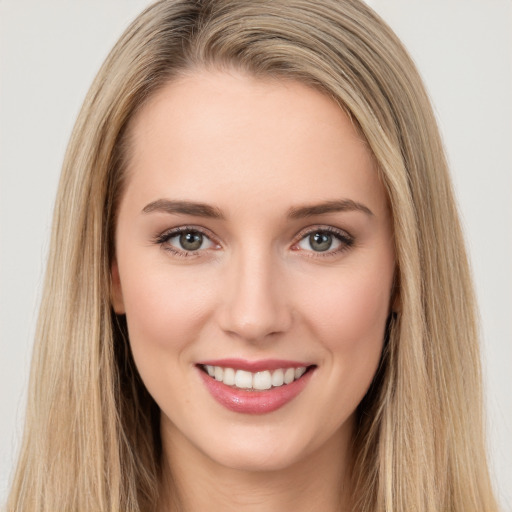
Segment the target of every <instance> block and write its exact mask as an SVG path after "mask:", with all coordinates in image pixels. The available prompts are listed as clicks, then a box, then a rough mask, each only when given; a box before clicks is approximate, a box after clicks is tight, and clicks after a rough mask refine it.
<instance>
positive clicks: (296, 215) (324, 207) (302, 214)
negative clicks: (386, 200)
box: [288, 199, 373, 219]
mask: <svg viewBox="0 0 512 512" xmlns="http://www.w3.org/2000/svg"><path fill="white" fill-rule="evenodd" d="M350 211H360V212H363V213H366V215H369V216H370V217H373V212H372V211H371V210H370V208H368V207H367V206H365V205H364V204H361V203H357V202H356V201H352V199H340V200H336V201H324V202H323V203H319V204H313V205H306V206H299V207H295V208H290V209H289V210H288V217H289V218H291V219H303V218H306V217H313V216H314V215H322V214H324V213H333V212H350Z"/></svg>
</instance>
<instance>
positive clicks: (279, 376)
mask: <svg viewBox="0 0 512 512" xmlns="http://www.w3.org/2000/svg"><path fill="white" fill-rule="evenodd" d="M283 383H284V372H283V370H281V369H279V370H275V371H274V373H273V374H272V386H274V387H276V388H277V387H279V386H282V385H283Z"/></svg>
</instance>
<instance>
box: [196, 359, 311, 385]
mask: <svg viewBox="0 0 512 512" xmlns="http://www.w3.org/2000/svg"><path fill="white" fill-rule="evenodd" d="M198 367H199V368H200V369H201V370H202V371H203V372H204V373H206V374H207V375H209V376H210V377H211V378H212V379H215V380H216V381H218V382H222V383H223V384H225V385H226V386H230V387H232V388H234V389H243V390H245V391H268V390H270V389H273V388H280V387H283V386H287V385H288V384H291V383H292V382H295V381H297V380H299V379H301V378H302V377H303V376H304V375H305V374H306V373H308V372H310V371H312V370H313V369H314V368H316V365H309V366H297V367H291V368H277V369H275V370H263V371H259V372H249V371H246V370H236V369H234V368H229V367H223V366H213V365H209V364H200V365H198Z"/></svg>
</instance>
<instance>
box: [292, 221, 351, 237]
mask: <svg viewBox="0 0 512 512" xmlns="http://www.w3.org/2000/svg"><path fill="white" fill-rule="evenodd" d="M318 231H325V232H327V233H331V234H333V235H336V234H337V235H340V237H342V238H349V239H350V240H353V239H354V237H353V236H352V235H351V234H350V233H349V232H348V231H346V230H345V229H341V228H336V227H334V226H329V225H322V224H316V225H314V226H308V227H306V228H303V229H301V230H300V231H299V232H298V233H297V235H296V237H295V239H296V241H300V240H302V239H303V238H304V237H306V236H308V235H310V234H311V233H316V232H318Z"/></svg>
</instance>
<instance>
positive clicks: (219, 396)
mask: <svg viewBox="0 0 512 512" xmlns="http://www.w3.org/2000/svg"><path fill="white" fill-rule="evenodd" d="M198 371H199V373H200V375H201V378H202V379H203V382H204V383H205V385H206V388H207V389H208V391H209V392H210V393H211V395H212V396H213V398H215V400H217V402H219V403H220V404H221V405H223V406H224V407H226V408H227V409H229V410H230V411H234V412H239V413H243V414H265V413H268V412H272V411H276V410H277V409H280V408H281V407H283V406H284V405H286V404H287V403H289V402H291V401H292V400H293V399H294V398H295V397H296V396H297V395H298V394H299V393H300V392H301V391H302V390H303V389H304V388H305V387H306V385H307V383H308V382H309V379H310V378H311V374H312V373H313V371H312V370H310V371H308V372H306V373H305V374H304V375H303V376H302V377H301V378H300V379H297V380H294V381H293V382H291V383H290V384H284V385H282V386H278V387H275V388H271V389H268V390H265V391H246V390H244V389H239V388H233V387H231V386H226V384H224V383H223V382H220V381H217V380H215V379H213V378H212V377H210V376H209V375H208V374H206V373H205V372H204V371H203V370H201V369H198Z"/></svg>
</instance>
